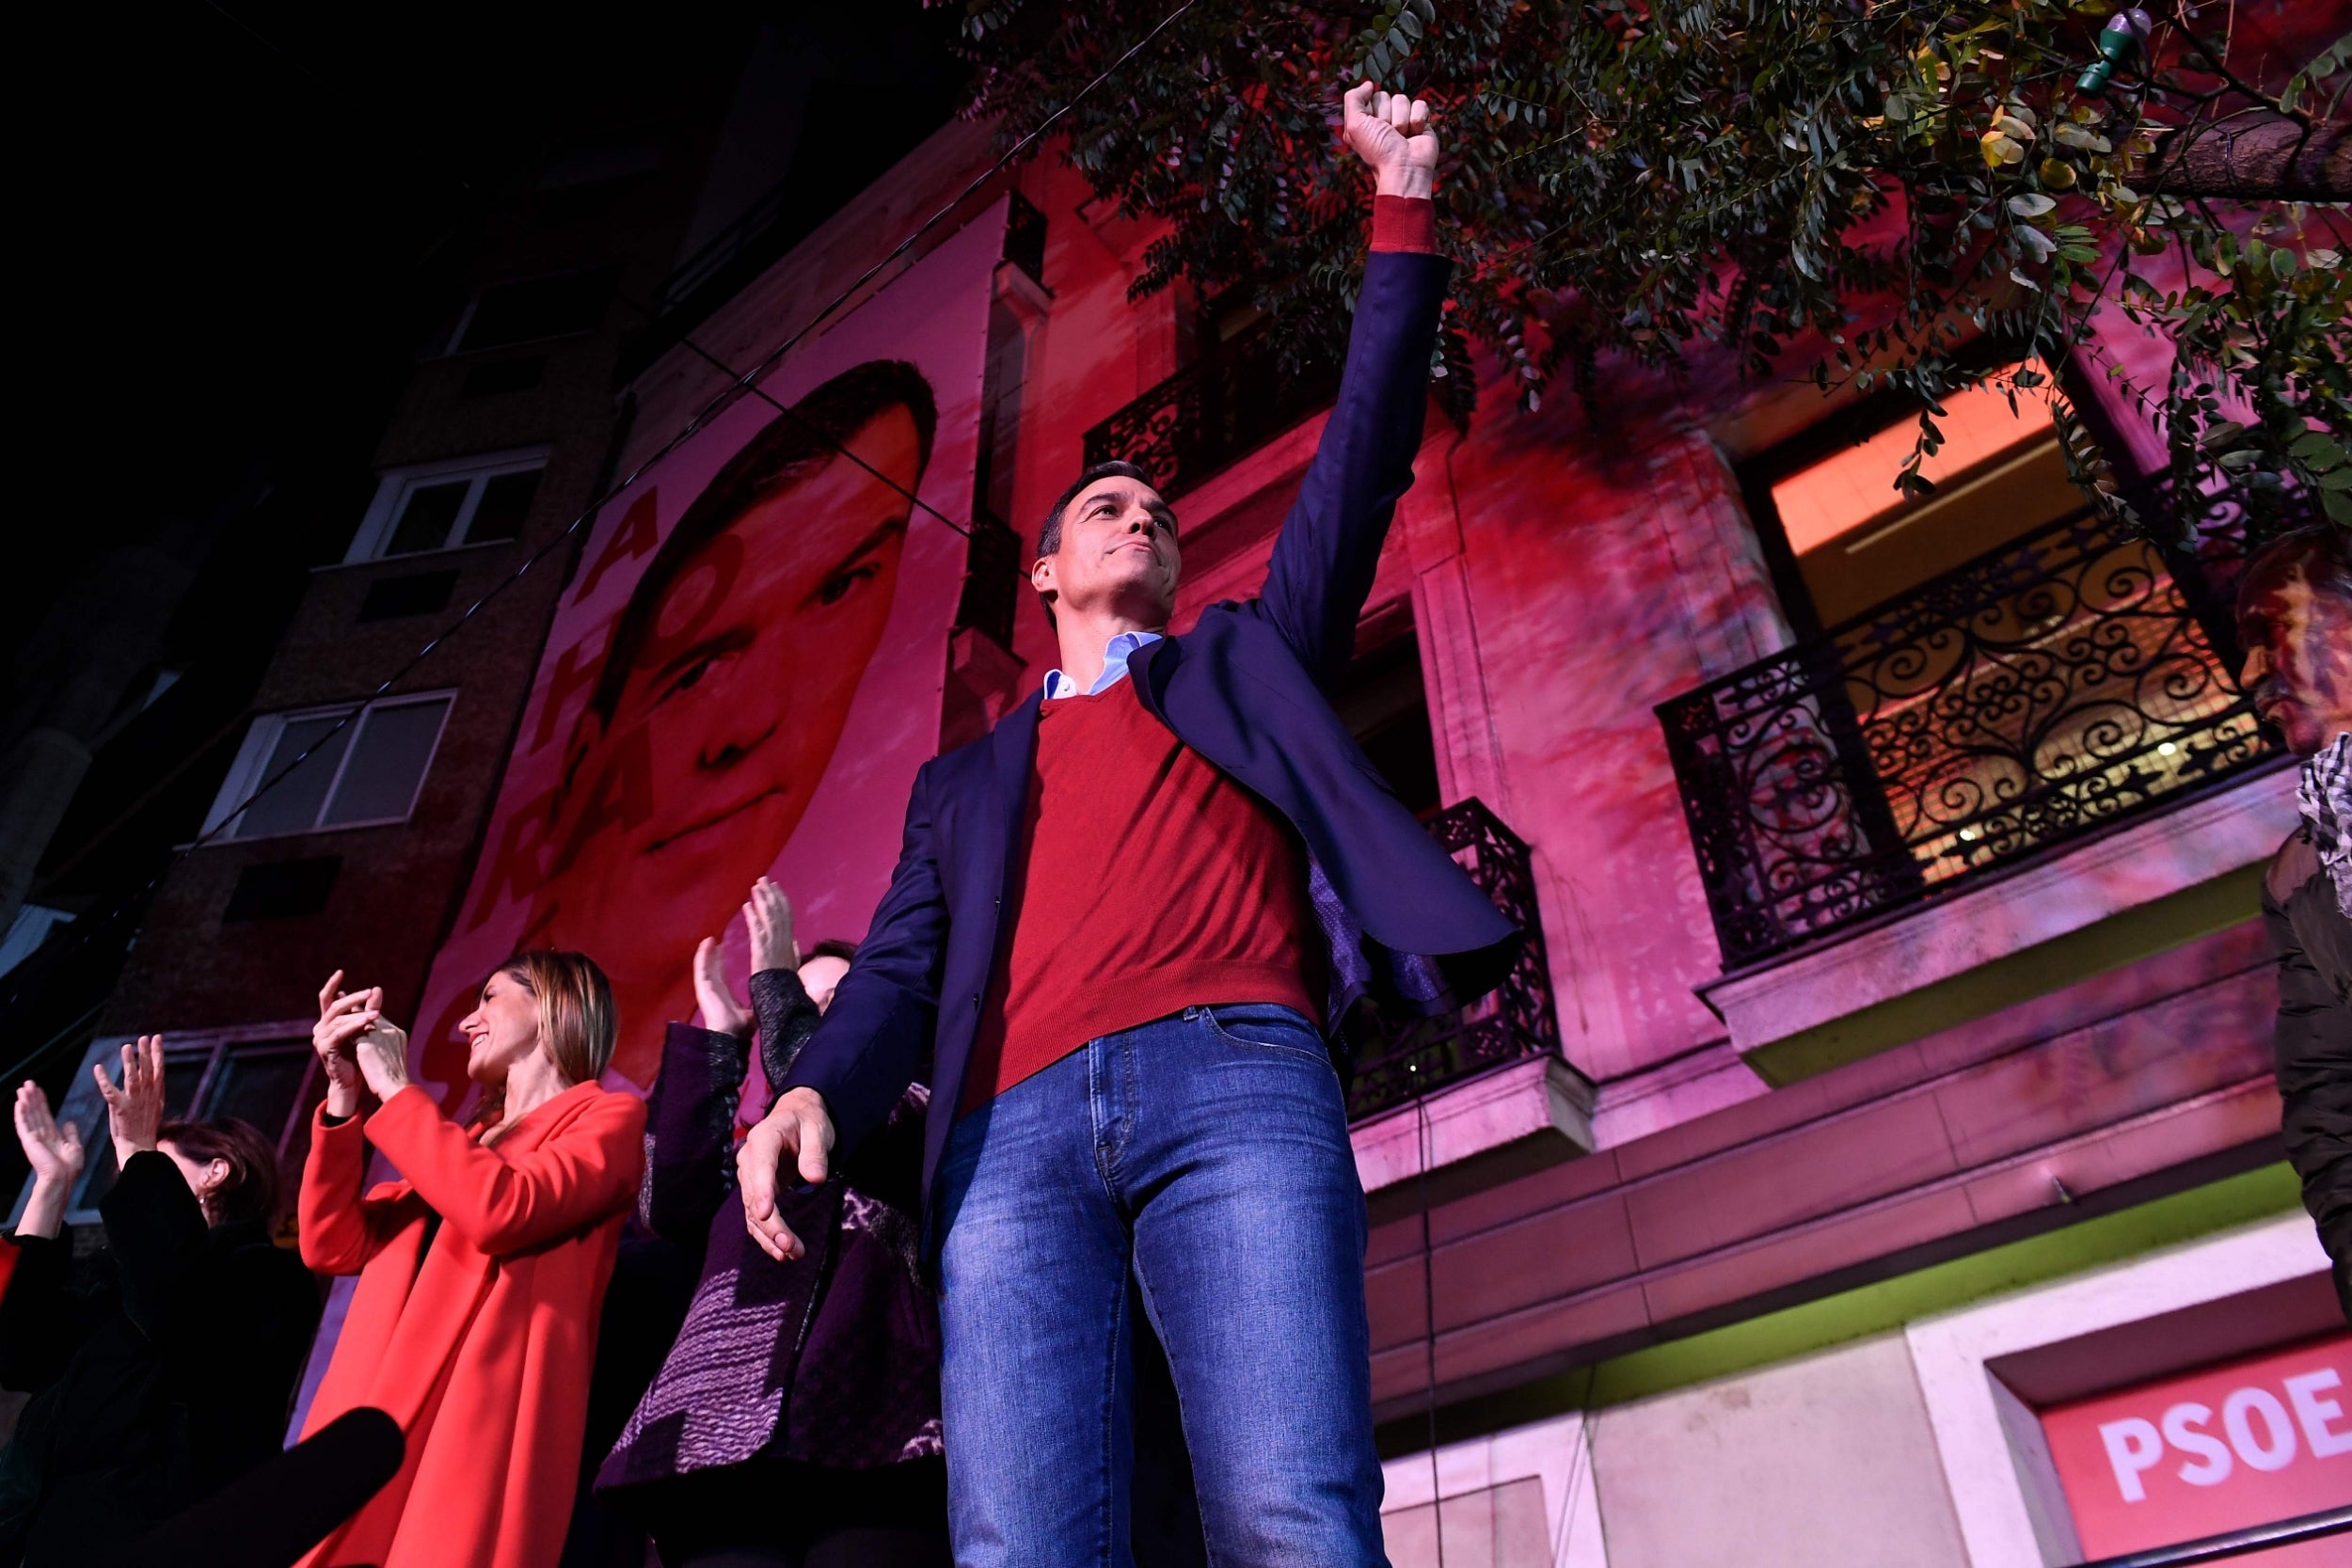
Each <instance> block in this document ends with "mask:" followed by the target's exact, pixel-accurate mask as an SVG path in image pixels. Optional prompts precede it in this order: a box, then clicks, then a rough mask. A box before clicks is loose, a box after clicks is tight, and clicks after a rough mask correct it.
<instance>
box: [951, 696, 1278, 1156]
mask: <svg viewBox="0 0 2352 1568" xmlns="http://www.w3.org/2000/svg"><path fill="white" fill-rule="evenodd" d="M1016 865H1017V866H1018V870H1017V871H1016V872H1015V873H1014V878H1013V883H1012V887H1011V890H1010V893H1011V896H1010V899H1009V904H1010V907H1009V909H1007V910H1006V911H1005V913H1006V915H1007V917H1008V918H1009V921H1010V925H1011V929H1012V941H1011V942H1010V943H1009V944H1008V945H1007V947H1006V949H1005V951H1004V953H1003V955H1002V956H1001V957H1000V958H998V959H997V965H996V974H995V977H994V980H993V983H992V984H991V985H990V987H989V990H988V999H987V1002H986V1004H985V1006H983V1008H982V1010H981V1015H980V1029H979V1035H978V1037H977V1039H976V1040H975V1042H974V1044H973V1047H972V1059H971V1062H970V1064H969V1065H968V1066H966V1067H965V1069H964V1074H963V1096H962V1099H961V1102H960V1104H959V1109H960V1110H963V1111H969V1110H972V1109H974V1108H976V1107H977V1106H981V1105H985V1104H987V1103H988V1102H989V1101H991V1100H993V1099H994V1098H995V1097H996V1096H997V1095H999V1094H1002V1093H1003V1092H1004V1091H1005V1090H1007V1089H1009V1088H1010V1087H1012V1086H1013V1085H1015V1084H1018V1083H1020V1082H1021V1081H1022V1080H1023V1079H1025V1078H1027V1077H1028V1076H1030V1075H1031V1074H1032V1073H1036V1072H1040V1071H1042V1070H1043V1069H1046V1068H1049V1067H1051V1066H1053V1065H1054V1064H1055V1063H1056V1062H1057V1061H1059V1060H1061V1058H1063V1057H1064V1056H1067V1055H1068V1054H1070V1053H1072V1052H1073V1051H1075V1050H1076V1049H1077V1048H1078V1047H1079V1046H1081V1045H1084V1044H1085V1043H1086V1042H1087V1041H1089V1040H1090V1039H1092V1038H1094V1037H1096V1036H1098V1035H1108V1034H1113V1033H1116V1032H1117V1031H1119V1030H1120V1029H1131V1028H1134V1027H1135V1026H1136V1024H1138V1023H1149V1022H1152V1020H1153V1019H1156V1018H1165V1017H1167V1016H1168V1014H1170V1013H1174V1012H1181V1011H1182V1010H1184V1008H1186V1007H1191V1006H1211V1005H1216V1004H1222V1003H1240V1002H1275V1003H1279V1004H1281V1005H1282V1006H1286V1007H1295V1008H1296V1009H1297V1010H1298V1011H1299V1012H1301V1013H1304V1014H1305V1015H1306V1016H1307V1017H1308V1018H1310V1019H1313V1018H1319V1017H1320V1016H1321V1014H1322V1011H1323V1008H1322V1004H1321V1002H1320V1001H1319V1000H1317V992H1318V990H1319V987H1320V972H1321V969H1322V966H1323V961H1324V960H1323V956H1322V953H1321V951H1320V949H1319V948H1318V947H1316V946H1315V945H1314V943H1316V942H1318V941H1319V940H1320V936H1319V927H1317V925H1316V923H1315V917H1314V908H1313V905H1312V904H1311V902H1310V901H1309V899H1308V896H1307V858H1306V852H1305V850H1303V849H1302V848H1301V847H1299V844H1298V841H1297V838H1296V836H1295V834H1294V833H1293V832H1292V831H1291V828H1290V825H1289V824H1288V823H1286V822H1284V821H1283V820H1282V818H1281V816H1279V814H1278V813H1277V812H1275V810H1274V809H1273V808H1272V807H1270V806H1268V805H1267V804H1266V803H1265V802H1264V801H1263V800H1259V799H1258V798H1257V797H1256V796H1254V795H1252V794H1250V793H1249V792H1248V790H1247V789H1244V788H1243V787H1242V786H1241V785H1240V784H1235V783H1234V782H1233V781H1232V779H1229V778H1227V777H1226V776H1225V775H1224V773H1222V772H1221V771H1219V770H1218V768H1216V765H1215V764H1214V763H1211V762H1209V761H1208V760H1207V759H1206V758H1204V757H1202V756H1200V754H1199V753H1197V752H1193V751H1192V750H1191V749H1190V748H1188V747H1186V746H1185V745H1184V742H1183V741H1181V740H1179V739H1177V738H1176V736H1175V735H1174V734H1173V733H1172V732H1170V731H1169V730H1168V726H1167V725H1165V724H1163V723H1161V722H1160V721H1158V720H1157V719H1154V718H1152V715H1151V714H1150V713H1148V712H1146V711H1145V709H1144V706H1143V704H1142V703H1141V702H1139V701H1138V700H1137V699H1136V690H1135V682H1134V681H1132V680H1122V681H1120V683H1119V684H1118V685H1116V686H1114V687H1112V688H1111V689H1109V690H1107V691H1103V692H1099V693H1097V694H1096V695H1094V696H1091V697H1065V698H1062V699H1060V700H1058V701H1057V702H1050V703H1047V704H1045V705H1043V706H1042V707H1041V708H1040V709H1039V710H1038V721H1037V761H1036V764H1035V767H1034V768H1033V770H1032V771H1031V773H1030V777H1029V801H1028V807H1027V810H1026V811H1025V814H1024V816H1023V819H1022V828H1021V847H1020V851H1019V859H1018V860H1017V861H1016Z"/></svg>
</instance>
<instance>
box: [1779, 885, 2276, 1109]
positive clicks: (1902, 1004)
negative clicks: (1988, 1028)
mask: <svg viewBox="0 0 2352 1568" xmlns="http://www.w3.org/2000/svg"><path fill="white" fill-rule="evenodd" d="M2264 869H2265V867H2264V866H2262V865H2259V864H2257V865H2248V866H2241V867H2239V868H2238V869H2237V870H2235V871H2229V872H2224V873H2223V874H2222V875H2220V876H2218V877H2216V878H2214V879H2211V880H2209V881H2203V882H2199V883H2197V884H2196V885H2195V886H2193V887H2185V888H2182V889H2180V890H2178V891H2177V892H2173V893H2169V894H2166V895H2164V896H2163V897H2161V898H2153V899H2151V900H2149V901H2148V902H2147V903H2145V904H2136V905H2134V906H2133V907H2132V908H2130V909H2128V910H2125V911H2122V912H2121V913H2119V914H2112V915H2109V916H2108V917H2107V918H2106V919H2105V920H2100V921H2094V922H2093V923H2092V924H2090V925H2089V926H2086V927H2082V929H2080V930H2077V931H2069V932H2067V933H2066V934H2065V935H2064V936H2062V937H2052V938H2051V939H2050V940H2049V941H2048V942H2036V943H2035V944H2034V945H2033V946H2031V947H2026V948H2022V949H2020V950H2019V951H2017V952H2015V953H2010V954H2007V955H2005V956H2004V957H2001V958H1994V960H1993V961H1992V962H1990V963H1984V964H1979V965H1978V966H1977V967H1976V968H1974V969H1971V970H1968V971H1965V972H1964V973H1963V974H1954V975H1950V976H1948V977H1947V978H1945V979H1942V980H1938V981H1936V982H1935V983H1934V984H1932V985H1928V986H1922V987H1920V988H1919V989H1918V990H1914V991H1907V992H1905V993H1904V994H1903V995H1901V996H1897V997H1891V998H1889V999H1888V1000H1886V1001H1884V1002H1881V1003H1878V1004H1876V1005H1875V1006H1868V1007H1864V1008H1862V1009H1861V1010H1860V1011H1858V1012H1851V1013H1848V1014H1846V1015H1845V1016H1844V1017H1843V1018H1834V1019H1831V1020H1830V1021H1829V1022H1826V1023H1817V1024H1815V1025H1814V1026H1813V1027H1812V1028H1810V1029H1802V1030H1799V1031H1798V1032H1797V1033H1796V1034H1793V1035H1790V1036H1788V1037H1786V1038H1784V1039H1777V1040H1774V1041H1772V1043H1771V1044H1769V1045H1763V1046H1758V1047H1757V1048H1756V1049H1755V1050H1753V1051H1748V1052H1743V1053H1741V1054H1742V1055H1744V1056H1745V1057H1746V1058H1747V1062H1748V1065H1749V1066H1750V1067H1752V1068H1754V1069H1756V1072H1757V1074H1758V1075H1759V1076H1761V1077H1762V1078H1763V1080H1764V1081H1765V1082H1766V1083H1768V1084H1770V1085H1772V1086H1773V1087H1774V1088H1784V1087H1786V1086H1787V1085H1790V1084H1794V1083H1796V1082H1798V1081H1799V1080H1801V1079H1805V1078H1811V1077H1813V1076H1815V1075H1816V1074H1819V1073H1823V1072H1827V1071H1829V1070H1830V1069H1833V1068H1840V1067H1844V1066H1845V1065H1846V1064H1847V1063H1849V1062H1858V1061H1860V1060H1861V1059H1862V1058H1863V1057H1865V1056H1872V1055H1876V1054H1877V1053H1880V1052H1882V1051H1886V1050H1891V1049H1892V1048H1894V1047H1896V1046H1899V1045H1907V1044H1909V1043H1910V1042H1911V1041H1913V1040H1915V1039H1924V1038H1925V1037H1928V1036H1930V1035H1932V1034H1934V1033H1936V1032H1937V1031H1938V1030H1941V1029H1948V1028H1950V1027H1951V1026H1952V1025H1954V1024H1956V1023H1965V1022H1968V1021H1969V1020H1971V1019H1978V1018H1983V1017H1985V1016H1986V1015H1987V1014H1990V1013H1996V1012H1999V1011H2000V1010H2001V1009H2002V1008H2003V1007H2007V1006H2011V1005H2013V1004H2015V1003H2019V1002H2024V1001H2027V1000H2029V999H2031V998H2033V997H2037V996H2046V995H2048V994H2049V993H2050V992H2052V991H2055V990H2063V989H2064V988H2066V987H2068V986H2071V985H2073V984H2074V983H2075V982H2076V981H2079V980H2083V979H2086V978H2088V977H2089V976H2090V975H2093V974H2101V973H2104V972H2105V971H2107V970H2110V969H2121V968H2122V967H2123V966H2124V965H2125V964H2129V963H2137V961H2138V960H2140V959H2141V958H2149V957H2152V956H2153V955H2154V954H2157V953H2162V952H2164V951H2166V950H2168V949H2169V948H2173V947H2178V946H2180V945H2181V944H2182V943H2184V942H2194V941H2196V940H2197V939H2198V938H2199V937H2201V936H2208V935H2210V934H2212V933H2213V932H2215V931H2219V930H2223V929H2226V928H2227V927H2232V926H2235V925H2237V924H2239V923H2240V922H2242V921H2247V920H2252V919H2255V918H2257V917H2259V916H2260V915H2261V913H2262V879H2263V872H2264Z"/></svg>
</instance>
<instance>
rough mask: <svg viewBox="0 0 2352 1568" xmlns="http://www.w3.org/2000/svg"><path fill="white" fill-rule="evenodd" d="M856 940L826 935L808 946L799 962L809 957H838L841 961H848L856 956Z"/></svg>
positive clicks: (805, 960) (804, 961)
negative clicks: (814, 944)
mask: <svg viewBox="0 0 2352 1568" xmlns="http://www.w3.org/2000/svg"><path fill="white" fill-rule="evenodd" d="M856 957H857V943H856V942H849V941H846V940H844V939H843V938H840V937H827V938H826V939H825V940H824V941H822V942H818V944H817V945H816V946H814V947H812V948H810V949H809V950H808V952H807V953H806V954H805V955H804V956H803V958H802V959H801V962H803V963H806V962H808V960H809V959H810V958H839V959H840V960H841V961H842V962H843V963H849V962H850V961H851V960H852V959H854V958H856Z"/></svg>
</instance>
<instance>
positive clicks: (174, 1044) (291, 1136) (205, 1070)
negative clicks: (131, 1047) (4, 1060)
mask: <svg viewBox="0 0 2352 1568" xmlns="http://www.w3.org/2000/svg"><path fill="white" fill-rule="evenodd" d="M123 1042H124V1037H123V1036H120V1035H109V1036H103V1037H100V1038H99V1039H97V1040H96V1041H94V1042H92V1044H91V1045H90V1048H89V1050H88V1052H87V1053H86V1054H85V1055H84V1057H83V1060H82V1067H81V1070H80V1071H79V1072H78V1073H77V1074H75V1076H74V1080H73V1086H72V1088H71V1089H69V1090H67V1091H66V1097H65V1101H64V1103H62V1104H61V1105H59V1106H58V1107H57V1119H58V1120H59V1121H61V1122H63V1121H71V1122H72V1123H74V1124H75V1125H76V1126H78V1127H80V1128H81V1129H82V1143H83V1147H84V1148H85V1149H86V1151H87V1159H86V1161H85V1163H84V1164H83V1167H82V1178H81V1184H80V1185H79V1186H78V1187H77V1188H76V1189H75V1190H74V1194H73V1197H72V1202H71V1203H70V1204H69V1205H68V1207H67V1211H66V1218H67V1219H68V1220H69V1221H71V1222H72V1223H73V1224H75V1225H88V1224H95V1223H96V1222H97V1220H98V1218H99V1214H98V1205H99V1203H100V1201H101V1200H102V1199H103V1198H104V1197H105V1196H106V1194H107V1193H108V1192H110V1191H112V1190H113V1187H114V1184H115V1178H116V1177H117V1176H118V1175H119V1173H120V1166H119V1164H118V1163H117V1161H116V1159H115V1153H114V1145H113V1143H112V1141H111V1140H110V1138H109V1137H108V1134H107V1131H106V1107H105V1104H104V1102H103V1101H101V1100H100V1099H99V1098H98V1089H97V1085H96V1084H95V1082H94V1081H93V1080H92V1079H91V1077H90V1069H91V1068H92V1067H93V1066H95V1065H101V1064H103V1066H104V1067H105V1069H106V1076H107V1077H109V1078H114V1079H118V1080H119V1078H120V1076H121V1071H122V1046H123ZM317 1064H318V1056H317V1054H316V1053H314V1052H313V1051H312V1050H311V1049H310V1033H309V1029H308V1026H307V1025H305V1024H302V1023H300V1022H292V1023H283V1024H263V1025H260V1026H252V1025H248V1026H246V1027H244V1028H241V1029H226V1030H215V1031H212V1032H209V1033H205V1034H191V1035H171V1034H167V1035H166V1036H165V1037H164V1114H165V1115H166V1116H167V1117H195V1118H198V1119H201V1120H211V1119H215V1118H217V1117H237V1118H238V1119H239V1120H241V1121H246V1122H250V1123H251V1124H252V1125H253V1126H254V1127H255V1128H257V1129H259V1130H260V1132H261V1134H262V1137H264V1138H266V1139H268V1140H269V1142H270V1143H271V1144H272V1146H274V1147H275V1148H277V1150H278V1177H279V1201H280V1204H281V1206H282V1207H285V1208H288V1209H291V1208H292V1202H291V1199H292V1196H293V1191H294V1180H295V1179H296V1176H297V1174H298V1173H299V1171H300V1170H301V1167H302V1160H303V1157H304V1156H305V1155H307V1154H308V1153H309V1152H310V1113H311V1112H312V1111H313V1110H314V1109H315V1108H316V1107H317V1105H318V1103H319V1101H322V1100H324V1099H325V1098H326V1080H325V1078H324V1077H323V1076H322V1075H321V1074H320V1072H319V1070H318V1065H317ZM31 1190H32V1182H31V1180H30V1179H29V1178H28V1179H27V1180H26V1181H25V1183H24V1191H25V1192H27V1193H29V1192H30V1191H31ZM21 1201H22V1200H21V1199H20V1204H21Z"/></svg>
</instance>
